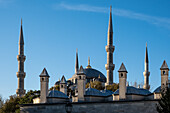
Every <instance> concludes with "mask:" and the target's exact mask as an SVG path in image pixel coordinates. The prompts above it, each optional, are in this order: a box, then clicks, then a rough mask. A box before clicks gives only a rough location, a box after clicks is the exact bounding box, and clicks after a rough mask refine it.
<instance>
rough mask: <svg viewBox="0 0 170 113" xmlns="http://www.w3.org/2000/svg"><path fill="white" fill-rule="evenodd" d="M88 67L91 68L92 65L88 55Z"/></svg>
mask: <svg viewBox="0 0 170 113" xmlns="http://www.w3.org/2000/svg"><path fill="white" fill-rule="evenodd" d="M86 68H91V66H90V57H88V65H87V67H86Z"/></svg>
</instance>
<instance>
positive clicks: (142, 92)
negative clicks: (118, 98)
mask: <svg viewBox="0 0 170 113" xmlns="http://www.w3.org/2000/svg"><path fill="white" fill-rule="evenodd" d="M114 94H115V95H118V94H119V89H118V90H116V91H115V92H114ZM126 94H137V95H149V94H151V92H150V91H149V90H147V89H143V88H135V87H133V86H127V89H126Z"/></svg>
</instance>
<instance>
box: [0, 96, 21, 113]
mask: <svg viewBox="0 0 170 113" xmlns="http://www.w3.org/2000/svg"><path fill="white" fill-rule="evenodd" d="M19 100H20V98H18V97H17V96H15V95H12V96H10V97H9V99H7V100H6V101H5V103H4V104H3V106H2V108H1V109H0V113H11V112H12V113H14V112H16V110H17V109H19V106H18V104H19Z"/></svg>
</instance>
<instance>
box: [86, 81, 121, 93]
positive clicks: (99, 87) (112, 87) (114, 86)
mask: <svg viewBox="0 0 170 113" xmlns="http://www.w3.org/2000/svg"><path fill="white" fill-rule="evenodd" d="M89 84H90V85H91V88H95V89H97V90H104V88H105V87H104V86H102V82H100V81H94V82H90V83H87V84H86V88H88V87H89ZM118 88H119V84H116V83H113V84H112V85H108V86H106V89H107V90H111V91H113V92H114V91H116V90H117V89H118Z"/></svg>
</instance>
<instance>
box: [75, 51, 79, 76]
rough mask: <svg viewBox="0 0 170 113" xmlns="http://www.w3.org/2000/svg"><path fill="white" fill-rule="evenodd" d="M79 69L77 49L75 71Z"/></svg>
mask: <svg viewBox="0 0 170 113" xmlns="http://www.w3.org/2000/svg"><path fill="white" fill-rule="evenodd" d="M78 70H79V60H78V49H76V63H75V73H78Z"/></svg>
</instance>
